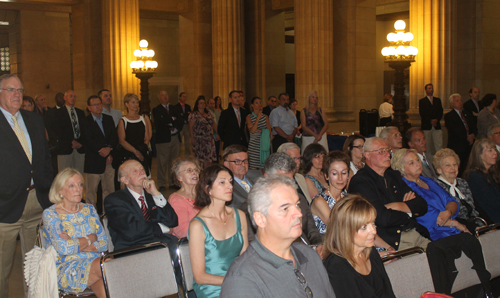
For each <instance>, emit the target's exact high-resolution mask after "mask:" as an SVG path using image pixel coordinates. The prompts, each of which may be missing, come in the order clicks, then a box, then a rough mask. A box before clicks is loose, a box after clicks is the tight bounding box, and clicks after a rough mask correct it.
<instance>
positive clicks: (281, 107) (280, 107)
mask: <svg viewBox="0 0 500 298" xmlns="http://www.w3.org/2000/svg"><path fill="white" fill-rule="evenodd" d="M277 109H283V110H285V111H287V112H288V110H289V108H286V109H285V108H284V107H283V106H278V107H277Z"/></svg>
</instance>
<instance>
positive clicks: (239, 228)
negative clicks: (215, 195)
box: [233, 207, 241, 231]
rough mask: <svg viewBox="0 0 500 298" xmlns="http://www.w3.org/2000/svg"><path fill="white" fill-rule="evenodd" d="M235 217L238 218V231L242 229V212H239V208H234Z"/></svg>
mask: <svg viewBox="0 0 500 298" xmlns="http://www.w3.org/2000/svg"><path fill="white" fill-rule="evenodd" d="M233 209H234V216H235V217H234V219H235V220H236V231H241V221H240V213H239V212H238V209H236V208H234V207H233Z"/></svg>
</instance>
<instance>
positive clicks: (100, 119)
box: [90, 113, 102, 123]
mask: <svg viewBox="0 0 500 298" xmlns="http://www.w3.org/2000/svg"><path fill="white" fill-rule="evenodd" d="M90 115H92V118H94V121H97V120H99V121H101V123H102V113H101V117H100V118H97V117H96V116H95V115H94V114H92V113H90Z"/></svg>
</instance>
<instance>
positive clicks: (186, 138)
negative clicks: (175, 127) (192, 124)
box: [179, 123, 192, 155]
mask: <svg viewBox="0 0 500 298" xmlns="http://www.w3.org/2000/svg"><path fill="white" fill-rule="evenodd" d="M179 133H180V134H181V136H182V142H183V143H184V155H192V151H191V134H190V133H189V123H186V124H184V126H183V127H182V130H181V131H180V132H179Z"/></svg>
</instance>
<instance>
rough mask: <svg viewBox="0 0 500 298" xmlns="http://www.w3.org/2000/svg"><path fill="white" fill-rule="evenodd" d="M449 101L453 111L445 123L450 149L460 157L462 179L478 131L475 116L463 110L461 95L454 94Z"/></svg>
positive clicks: (445, 118)
mask: <svg viewBox="0 0 500 298" xmlns="http://www.w3.org/2000/svg"><path fill="white" fill-rule="evenodd" d="M449 101H450V108H452V110H451V111H449V112H448V113H446V115H444V122H445V125H446V128H447V129H448V148H450V149H452V150H453V151H455V153H456V154H457V155H458V157H460V169H459V172H458V176H459V177H461V176H462V173H463V172H464V171H465V168H466V166H467V162H468V160H469V155H470V152H471V150H472V145H473V144H474V138H475V136H476V134H477V131H476V127H475V125H474V120H473V118H472V117H473V116H472V115H471V114H469V112H468V111H465V110H463V103H462V97H461V96H460V94H458V93H455V94H452V95H451V96H450V99H449Z"/></svg>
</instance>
